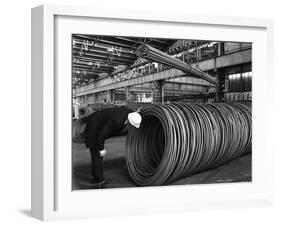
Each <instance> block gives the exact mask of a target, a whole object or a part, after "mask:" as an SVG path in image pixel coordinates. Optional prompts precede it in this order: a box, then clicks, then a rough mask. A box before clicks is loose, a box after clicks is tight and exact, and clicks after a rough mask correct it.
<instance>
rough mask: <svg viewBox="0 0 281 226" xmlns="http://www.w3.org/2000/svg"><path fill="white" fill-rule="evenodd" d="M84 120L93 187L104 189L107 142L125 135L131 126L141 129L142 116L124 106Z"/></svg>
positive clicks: (84, 134) (106, 110)
mask: <svg viewBox="0 0 281 226" xmlns="http://www.w3.org/2000/svg"><path fill="white" fill-rule="evenodd" d="M84 120H85V123H86V127H85V131H84V132H83V134H82V135H83V137H84V138H85V145H86V147H87V148H89V149H90V153H91V161H92V168H91V173H92V176H93V185H94V186H95V187H97V188H102V187H103V185H104V184H105V181H104V176H103V161H102V159H103V156H104V155H105V153H106V150H105V149H104V142H105V140H106V139H107V138H110V137H114V136H118V135H122V134H125V133H126V131H127V130H128V126H130V125H132V126H134V127H136V128H139V126H140V123H141V116H140V114H139V113H137V112H132V110H130V109H129V108H127V107H124V106H122V107H114V108H108V109H103V110H100V111H96V112H94V113H92V114H91V115H89V116H88V117H86V118H85V119H84ZM128 122H129V123H128Z"/></svg>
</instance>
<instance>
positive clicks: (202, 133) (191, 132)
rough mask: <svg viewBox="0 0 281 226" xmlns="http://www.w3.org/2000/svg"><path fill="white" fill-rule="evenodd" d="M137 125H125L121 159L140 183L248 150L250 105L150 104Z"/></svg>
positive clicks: (214, 163)
mask: <svg viewBox="0 0 281 226" xmlns="http://www.w3.org/2000/svg"><path fill="white" fill-rule="evenodd" d="M140 114H141V115H142V123H141V126H140V128H139V129H136V128H134V127H132V128H130V129H129V133H128V136H127V141H126V163H127V168H128V171H129V174H130V176H131V178H132V179H133V180H134V182H135V183H136V184H138V185H141V186H149V185H163V184H169V183H171V182H172V181H174V180H175V179H179V178H182V177H185V176H189V175H192V174H194V173H196V172H200V171H203V170H206V169H210V168H214V167H217V166H220V165H222V164H225V163H227V162H229V161H231V160H233V159H235V158H237V157H240V156H241V155H242V154H244V153H247V152H250V151H251V143H252V130H251V128H252V125H251V107H250V105H245V104H241V103H213V104H188V103H171V104H150V105H145V106H143V107H142V108H140Z"/></svg>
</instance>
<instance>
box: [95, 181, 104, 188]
mask: <svg viewBox="0 0 281 226" xmlns="http://www.w3.org/2000/svg"><path fill="white" fill-rule="evenodd" d="M105 184H106V181H104V180H103V181H101V182H95V181H93V184H92V185H93V187H94V188H97V189H101V188H104V185H105Z"/></svg>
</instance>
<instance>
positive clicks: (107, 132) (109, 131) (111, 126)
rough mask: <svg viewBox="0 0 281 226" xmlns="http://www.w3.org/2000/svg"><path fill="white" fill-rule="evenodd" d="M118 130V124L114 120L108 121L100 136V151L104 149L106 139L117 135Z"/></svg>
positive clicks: (98, 144)
mask: <svg viewBox="0 0 281 226" xmlns="http://www.w3.org/2000/svg"><path fill="white" fill-rule="evenodd" d="M118 129H119V128H118V124H117V123H116V122H115V121H114V120H109V121H107V123H106V124H105V125H104V126H103V127H102V129H101V131H100V132H99V135H98V140H97V148H98V150H99V151H101V150H103V149H104V142H105V139H107V138H109V137H110V136H112V135H113V134H114V133H116V131H117V130H118Z"/></svg>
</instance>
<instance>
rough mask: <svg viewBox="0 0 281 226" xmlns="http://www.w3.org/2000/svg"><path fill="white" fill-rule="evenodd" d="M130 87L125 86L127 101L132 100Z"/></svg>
mask: <svg viewBox="0 0 281 226" xmlns="http://www.w3.org/2000/svg"><path fill="white" fill-rule="evenodd" d="M130 90H131V89H130V87H129V86H126V87H125V96H126V102H129V101H131V92H130Z"/></svg>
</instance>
